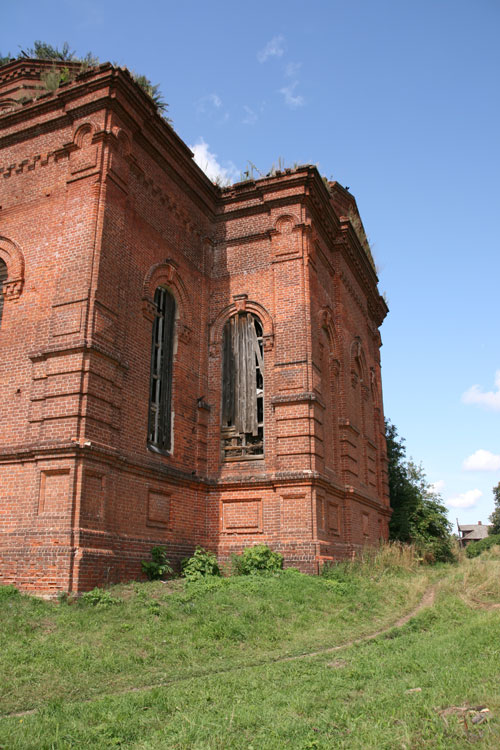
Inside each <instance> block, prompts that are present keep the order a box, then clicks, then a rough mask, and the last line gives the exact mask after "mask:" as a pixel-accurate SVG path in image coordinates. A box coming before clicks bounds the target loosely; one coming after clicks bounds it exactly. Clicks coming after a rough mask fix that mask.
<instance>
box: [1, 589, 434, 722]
mask: <svg viewBox="0 0 500 750" xmlns="http://www.w3.org/2000/svg"><path fill="white" fill-rule="evenodd" d="M435 594H436V585H435V584H434V585H433V586H430V587H429V588H428V589H427V590H426V591H425V592H424V595H423V596H422V599H421V600H420V602H419V604H418V605H417V606H416V607H414V609H412V610H411V612H408V614H406V615H404V616H403V617H400V618H399V619H398V620H396V622H394V623H392V625H388V626H387V627H385V628H382V629H381V630H377V631H375V632H374V633H368V635H362V636H360V637H359V638H354V639H353V640H352V641H346V642H345V643H342V644H340V645H339V646H328V647H327V648H320V649H318V650H317V651H305V652H304V653H303V654H297V655H295V656H277V657H275V658H271V659H262V660H261V661H256V662H250V663H248V664H239V665H237V666H234V667H223V668H221V669H214V670H207V671H205V672H201V671H200V672H196V673H194V674H190V675H183V676H181V677H174V678H172V679H171V680H163V681H162V682H158V683H156V684H155V685H143V686H142V687H133V688H125V689H124V690H119V691H118V692H115V693H103V694H101V695H94V696H92V698H84V699H83V700H80V701H75V704H76V703H92V702H93V701H97V700H102V698H108V697H113V696H116V695H128V694H129V693H147V692H148V691H149V690H154V689H155V688H161V687H167V686H169V685H174V684H176V683H178V682H186V681H187V680H195V679H197V678H200V677H211V676H212V675H218V674H225V673H227V672H236V671H238V670H241V669H250V668H254V667H263V666H265V665H266V664H280V663H282V662H287V661H297V660H298V659H308V658H309V657H311V656H321V654H330V653H333V652H334V651H342V650H343V649H346V648H350V647H351V646H354V645H355V644H357V643H366V642H367V641H372V640H373V639H374V638H378V636H380V635H384V634H385V633H388V632H389V631H390V630H392V629H393V628H402V627H403V625H406V623H407V622H409V621H410V620H411V618H412V617H415V615H417V614H418V613H419V612H420V611H421V610H422V609H425V608H426V607H431V606H432V605H433V604H434V598H435ZM39 710H40V709H39V708H32V709H30V710H28V711H18V712H15V713H10V714H0V719H8V718H15V717H18V716H30V715H32V714H36V713H37V712H38V711H39Z"/></svg>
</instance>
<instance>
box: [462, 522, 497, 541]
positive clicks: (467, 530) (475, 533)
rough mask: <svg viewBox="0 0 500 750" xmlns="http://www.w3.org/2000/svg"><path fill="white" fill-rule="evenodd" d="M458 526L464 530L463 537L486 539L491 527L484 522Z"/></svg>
mask: <svg viewBox="0 0 500 750" xmlns="http://www.w3.org/2000/svg"><path fill="white" fill-rule="evenodd" d="M458 528H459V530H460V531H461V532H462V539H486V537H487V536H488V530H489V528H490V527H489V526H487V525H486V524H483V523H474V524H469V525H465V524H464V525H463V526H461V525H459V527H458Z"/></svg>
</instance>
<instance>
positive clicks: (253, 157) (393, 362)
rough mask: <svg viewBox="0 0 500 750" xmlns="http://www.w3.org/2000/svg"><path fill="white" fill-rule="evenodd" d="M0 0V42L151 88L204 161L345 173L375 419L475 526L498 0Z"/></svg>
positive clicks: (498, 200) (489, 500)
mask: <svg viewBox="0 0 500 750" xmlns="http://www.w3.org/2000/svg"><path fill="white" fill-rule="evenodd" d="M1 6H2V8H1V15H2V24H1V28H0V51H1V52H2V54H7V53H8V52H11V53H12V54H16V53H17V52H18V48H19V47H26V46H31V45H32V43H33V41H34V40H35V39H42V40H44V41H47V42H50V43H51V44H54V45H62V43H63V42H64V41H66V40H67V41H68V42H69V43H70V46H71V47H72V49H75V50H76V51H77V52H78V54H85V53H86V52H87V51H89V50H91V51H92V52H93V53H94V54H96V55H97V56H98V57H99V58H100V59H101V61H105V60H110V61H112V62H116V63H118V64H120V65H126V66H127V67H129V68H130V69H132V70H135V71H137V72H139V73H143V74H145V75H147V76H148V77H149V78H150V79H151V80H152V81H153V83H159V84H160V87H161V90H162V92H163V94H164V97H165V99H166V100H167V101H168V102H169V105H170V106H169V114H170V116H171V117H172V119H173V124H174V127H175V129H176V130H177V132H178V133H179V135H180V136H181V137H182V138H183V139H184V140H185V141H186V143H188V144H189V145H190V146H191V147H192V148H195V151H196V154H197V157H198V159H199V160H200V162H201V163H202V165H203V167H204V168H206V169H209V170H212V173H218V174H221V175H222V176H223V177H225V178H228V179H239V178H240V174H241V173H242V172H243V171H244V170H246V169H248V166H249V162H251V163H252V164H254V165H255V166H256V167H257V169H258V170H260V171H261V172H263V173H266V172H267V171H269V169H270V168H271V166H272V165H273V164H277V163H278V160H279V159H280V158H281V159H282V160H284V161H285V162H286V164H287V165H293V164H294V163H296V162H297V163H306V162H311V163H315V164H317V165H318V168H319V169H320V171H321V172H322V173H323V174H324V175H326V176H327V177H328V178H333V179H336V180H338V181H339V182H340V183H342V184H343V185H348V186H349V187H350V190H351V192H352V193H353V194H354V195H355V196H356V199H357V201H358V205H359V208H360V211H361V215H362V218H363V222H364V225H365V229H366V231H367V234H368V237H369V239H370V242H371V245H372V247H373V254H374V256H375V260H376V262H377V265H378V268H379V276H380V289H381V291H384V292H385V293H386V294H387V298H388V302H389V307H390V314H389V316H388V318H387V320H386V321H385V323H384V325H383V327H382V339H383V342H384V346H383V349H382V364H383V386H384V400H385V411H386V415H387V416H388V417H389V418H390V419H391V421H392V422H394V424H396V426H397V427H398V430H399V433H400V435H402V436H404V437H405V438H406V444H407V451H408V455H409V456H412V457H413V458H414V459H415V460H416V461H417V462H418V461H422V463H423V465H424V468H425V470H426V472H427V475H428V478H429V481H431V482H436V483H438V487H439V488H440V491H441V493H442V496H443V498H444V500H445V502H446V503H447V504H448V507H449V513H450V518H451V519H452V520H454V519H455V517H456V516H458V517H459V519H460V520H461V522H462V523H473V522H476V521H477V520H482V521H483V522H486V521H487V518H488V516H489V514H490V513H491V512H492V510H493V496H492V492H491V490H492V487H493V486H494V485H496V484H497V483H498V482H499V481H500V440H499V432H500V431H499V417H500V351H499V328H498V319H499V294H498V288H499V285H500V260H499V258H500V252H499V250H500V248H499V233H498V227H497V224H498V219H499V205H500V179H499V167H500V146H499V131H500V128H499V119H500V104H499V83H498V82H499V74H500V44H499V43H498V39H499V36H500V3H499V2H498V0H475V1H474V2H472V0H468V1H467V2H465V1H464V0H419V1H418V2H416V1H415V0H412V1H410V0H386V1H384V0H350V1H349V2H345V0H343V1H342V2H338V1H337V0H309V2H308V3H304V2H303V0H301V1H300V2H298V0H287V1H286V2H284V1H283V0H267V2H262V1H261V0H253V2H252V3H237V2H234V1H233V2H226V0H224V1H222V0H211V2H210V3H208V2H206V1H205V2H201V0H186V1H185V2H184V3H179V2H172V1H171V0H164V1H163V2H155V1H150V2H145V3H142V4H141V3H137V2H130V1H129V0H120V2H118V1H117V0H107V2H106V3H102V2H97V0H85V2H81V1H80V0H79V2H76V0H51V1H50V2H47V0H36V2H34V1H33V0H18V2H17V3H11V2H7V1H6V0H2V2H1ZM255 174H256V175H257V174H258V173H257V172H255ZM496 373H498V375H497V374H496Z"/></svg>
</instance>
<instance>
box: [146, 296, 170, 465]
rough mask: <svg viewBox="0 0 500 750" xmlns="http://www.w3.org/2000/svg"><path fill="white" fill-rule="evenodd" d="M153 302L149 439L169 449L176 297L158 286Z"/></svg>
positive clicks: (155, 445) (152, 443)
mask: <svg viewBox="0 0 500 750" xmlns="http://www.w3.org/2000/svg"><path fill="white" fill-rule="evenodd" d="M154 302H155V306H156V311H155V320H154V323H153V342H152V346H151V384H150V392H149V429H148V441H149V444H150V446H152V447H153V448H157V449H158V450H162V451H170V450H171V449H172V364H173V358H174V324H175V300H174V298H173V296H172V295H171V294H170V292H169V291H168V290H167V289H164V287H162V286H159V287H158V288H157V290H156V292H155V296H154Z"/></svg>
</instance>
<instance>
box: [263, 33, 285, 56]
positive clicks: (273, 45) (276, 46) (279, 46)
mask: <svg viewBox="0 0 500 750" xmlns="http://www.w3.org/2000/svg"><path fill="white" fill-rule="evenodd" d="M284 42H285V37H284V36H283V34H278V35H277V36H273V38H272V39H271V41H270V42H268V43H267V44H266V46H265V47H264V49H261V50H260V52H257V60H258V61H259V62H260V63H265V62H266V60H269V58H270V57H281V56H282V55H283V52H284V51H285V50H284V47H283V44H284Z"/></svg>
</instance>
